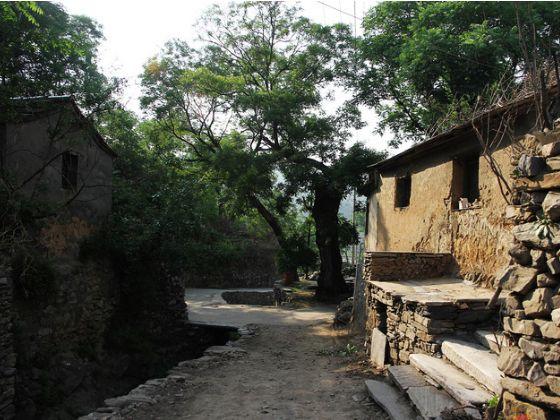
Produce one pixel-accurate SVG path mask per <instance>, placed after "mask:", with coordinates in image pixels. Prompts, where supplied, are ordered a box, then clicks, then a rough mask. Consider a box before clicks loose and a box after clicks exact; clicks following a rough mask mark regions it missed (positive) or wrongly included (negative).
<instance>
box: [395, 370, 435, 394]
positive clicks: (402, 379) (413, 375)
mask: <svg viewBox="0 0 560 420" xmlns="http://www.w3.org/2000/svg"><path fill="white" fill-rule="evenodd" d="M388 371H389V377H390V378H391V380H392V381H393V383H394V384H395V385H396V386H398V387H399V388H400V389H401V391H406V390H408V388H410V387H413V386H426V385H428V382H426V380H425V379H424V377H423V376H422V374H421V373H420V372H418V371H417V370H416V369H414V368H413V367H412V366H410V365H395V366H389V369H388Z"/></svg>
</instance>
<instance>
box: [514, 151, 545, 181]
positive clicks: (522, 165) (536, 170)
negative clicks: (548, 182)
mask: <svg viewBox="0 0 560 420" xmlns="http://www.w3.org/2000/svg"><path fill="white" fill-rule="evenodd" d="M545 167H546V161H545V159H544V158H543V157H540V156H529V155H526V154H522V155H521V157H520V158H519V163H518V164H517V168H518V169H519V170H520V171H521V173H523V174H525V175H526V176H528V177H534V176H537V175H540V174H541V173H542V172H543V171H544V169H545Z"/></svg>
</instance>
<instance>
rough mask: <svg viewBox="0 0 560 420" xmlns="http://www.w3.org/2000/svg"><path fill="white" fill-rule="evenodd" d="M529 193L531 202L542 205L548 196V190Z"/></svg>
mask: <svg viewBox="0 0 560 420" xmlns="http://www.w3.org/2000/svg"><path fill="white" fill-rule="evenodd" d="M528 194H529V204H532V205H534V206H540V205H541V204H542V202H543V201H544V198H545V197H546V194H547V193H546V191H534V192H530V193H528Z"/></svg>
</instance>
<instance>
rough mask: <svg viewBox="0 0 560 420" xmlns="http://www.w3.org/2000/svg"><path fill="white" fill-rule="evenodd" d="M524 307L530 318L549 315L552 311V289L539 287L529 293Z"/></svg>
mask: <svg viewBox="0 0 560 420" xmlns="http://www.w3.org/2000/svg"><path fill="white" fill-rule="evenodd" d="M523 309H524V310H525V314H526V315H527V316H528V317H529V318H543V317H548V315H550V312H551V311H552V289H551V288H549V287H539V288H537V289H535V290H533V291H532V292H531V293H529V294H528V295H527V297H526V298H525V300H524V301H523Z"/></svg>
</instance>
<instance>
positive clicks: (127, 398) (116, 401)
mask: <svg viewBox="0 0 560 420" xmlns="http://www.w3.org/2000/svg"><path fill="white" fill-rule="evenodd" d="M155 402H156V401H155V400H154V399H153V398H150V397H148V396H147V395H144V394H136V393H135V394H128V395H123V396H122V397H116V398H108V399H106V400H105V401H104V403H105V405H108V406H109V407H125V406H127V405H131V404H136V403H144V404H155Z"/></svg>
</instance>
